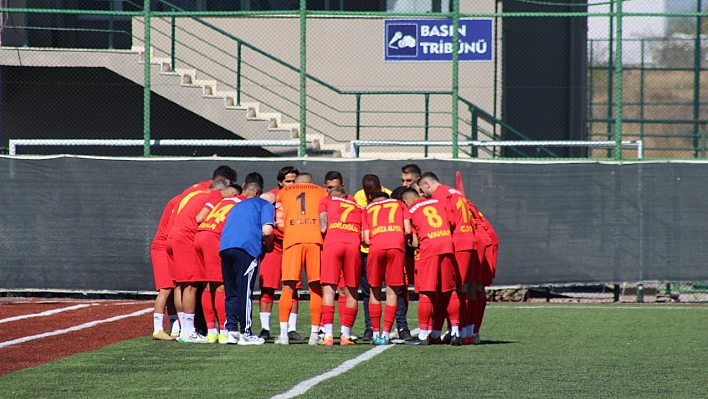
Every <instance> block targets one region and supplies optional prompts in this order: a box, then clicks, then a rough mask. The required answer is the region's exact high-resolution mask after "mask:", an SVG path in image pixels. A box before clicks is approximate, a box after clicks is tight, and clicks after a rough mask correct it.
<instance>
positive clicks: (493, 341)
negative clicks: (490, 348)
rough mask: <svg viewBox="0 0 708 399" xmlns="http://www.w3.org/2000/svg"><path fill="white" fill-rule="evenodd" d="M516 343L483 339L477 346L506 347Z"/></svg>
mask: <svg viewBox="0 0 708 399" xmlns="http://www.w3.org/2000/svg"><path fill="white" fill-rule="evenodd" d="M515 343H516V342H515V341H495V340H491V339H483V340H481V341H480V342H479V343H478V344H476V345H475V346H477V345H506V344H515Z"/></svg>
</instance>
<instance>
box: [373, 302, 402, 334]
mask: <svg viewBox="0 0 708 399" xmlns="http://www.w3.org/2000/svg"><path fill="white" fill-rule="evenodd" d="M369 304H371V302H369ZM379 306H380V305H379ZM397 309H398V306H389V305H386V307H385V308H384V329H383V330H384V332H391V328H392V327H393V322H394V321H395V320H396V310H397ZM372 323H373V322H372Z"/></svg>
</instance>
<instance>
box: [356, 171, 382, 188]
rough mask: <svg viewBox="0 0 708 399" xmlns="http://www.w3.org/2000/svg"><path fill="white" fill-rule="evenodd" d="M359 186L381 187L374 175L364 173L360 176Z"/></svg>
mask: <svg viewBox="0 0 708 399" xmlns="http://www.w3.org/2000/svg"><path fill="white" fill-rule="evenodd" d="M361 186H362V187H363V188H370V189H374V190H378V189H381V181H380V180H379V177H378V176H376V175H364V177H362V178H361Z"/></svg>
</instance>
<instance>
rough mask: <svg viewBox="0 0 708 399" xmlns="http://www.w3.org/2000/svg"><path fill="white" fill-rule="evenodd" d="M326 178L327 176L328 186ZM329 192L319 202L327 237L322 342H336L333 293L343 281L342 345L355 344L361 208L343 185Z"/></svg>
mask: <svg viewBox="0 0 708 399" xmlns="http://www.w3.org/2000/svg"><path fill="white" fill-rule="evenodd" d="M330 173H332V172H330ZM337 173H339V172H337ZM328 175H329V173H328ZM340 179H341V175H340ZM327 181H328V179H327V178H325V186H326V187H327V184H326V182H327ZM329 181H331V179H329ZM340 181H341V180H340ZM328 194H329V196H328V197H325V198H323V199H322V200H321V201H320V204H319V213H320V231H321V232H322V234H323V235H324V236H325V238H324V248H323V250H322V267H321V272H320V284H321V285H322V320H323V323H324V329H325V338H324V342H323V343H322V345H325V346H332V345H334V337H333V333H332V324H333V323H334V293H335V291H336V289H337V287H338V285H339V283H340V282H342V283H343V284H344V288H343V289H342V290H341V291H340V300H341V298H345V301H344V309H341V307H342V303H341V301H340V303H339V306H340V312H339V314H340V323H341V325H342V331H341V332H342V334H341V337H340V340H339V344H340V345H342V346H344V345H352V344H354V341H353V340H352V339H351V329H352V326H353V325H354V321H355V320H356V314H357V311H358V309H359V302H358V295H357V289H358V287H359V281H360V279H361V256H360V255H359V245H360V244H361V208H360V207H359V206H358V205H357V204H356V202H354V201H353V200H351V199H348V198H347V197H348V195H347V192H346V191H345V190H344V186H334V187H332V188H328ZM341 280H343V281H341Z"/></svg>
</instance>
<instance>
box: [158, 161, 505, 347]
mask: <svg viewBox="0 0 708 399" xmlns="http://www.w3.org/2000/svg"><path fill="white" fill-rule="evenodd" d="M236 178H237V174H236V171H235V170H233V169H232V168H230V167H228V166H220V167H218V168H217V169H216V170H215V171H214V173H213V175H212V179H211V180H209V181H205V182H202V183H198V184H195V185H193V186H191V187H189V188H187V189H186V190H185V191H184V192H183V193H181V194H179V195H177V196H175V197H174V198H172V199H171V200H170V201H169V202H168V204H167V206H166V207H165V209H164V211H163V213H162V217H161V219H160V222H159V225H158V229H157V233H156V235H155V238H154V239H153V242H152V246H151V258H152V263H153V270H154V276H155V286H156V290H157V291H158V296H157V299H156V301H155V313H154V331H153V339H156V340H166V341H167V340H177V341H178V342H183V343H217V342H218V343H222V344H227V343H231V344H238V345H261V344H263V343H265V342H266V341H269V340H271V333H270V331H271V328H270V324H271V311H272V305H273V302H274V299H275V294H276V291H277V290H281V295H280V300H279V308H278V309H279V312H278V318H279V323H280V331H279V333H278V334H277V335H275V334H274V335H273V338H274V343H275V344H282V345H288V344H290V343H291V342H293V341H307V342H308V343H309V344H310V345H323V346H333V345H335V339H334V336H335V334H334V332H333V324H334V314H335V302H337V307H338V314H339V320H340V332H339V334H338V335H339V342H338V344H339V345H353V344H355V343H356V342H357V341H371V342H372V343H373V344H374V345H389V344H391V343H406V344H411V345H435V344H443V343H449V344H451V345H467V344H476V343H479V342H480V339H479V328H480V326H481V323H482V318H483V316H484V310H485V307H486V294H485V287H486V286H488V285H491V283H492V279H493V278H494V275H495V271H496V260H497V249H498V245H499V240H498V238H497V235H496V233H495V232H494V230H493V228H492V226H491V225H490V224H489V222H488V221H487V220H486V219H485V217H484V216H483V215H482V213H480V212H479V211H478V210H477V208H476V207H475V206H474V205H473V204H472V202H471V201H470V200H469V199H467V198H466V197H465V196H464V194H463V192H462V191H460V190H458V189H457V188H453V187H450V186H446V185H443V184H441V183H440V181H439V179H438V177H437V176H436V175H435V174H434V173H432V172H426V173H421V170H420V168H419V167H418V166H417V165H415V164H410V165H405V166H404V167H403V168H401V182H402V185H401V187H398V188H396V189H395V190H393V191H391V190H389V189H387V188H385V187H383V186H382V185H381V183H380V180H379V178H378V176H376V175H371V174H368V175H365V176H364V177H363V179H362V189H361V190H359V191H358V192H356V193H355V194H354V195H353V196H352V195H349V194H348V192H347V189H346V187H345V186H344V184H343V178H342V175H341V173H339V172H337V171H331V172H328V173H327V174H326V176H325V178H324V186H319V185H316V184H314V182H313V179H312V176H311V175H310V174H308V173H300V171H298V170H297V169H296V168H294V167H292V166H286V167H284V168H281V170H280V171H279V172H278V175H277V180H278V187H277V188H275V189H273V190H271V191H268V192H265V193H264V192H263V187H264V181H263V177H262V176H261V175H260V174H258V173H255V172H254V173H250V174H249V175H248V176H246V178H245V180H244V182H243V184H242V185H238V184H237V183H236ZM459 188H461V187H459ZM303 271H304V275H305V276H306V279H307V280H306V281H307V289H308V291H309V297H310V302H309V305H310V314H311V323H310V325H311V331H310V334H309V337H308V338H305V337H302V336H301V335H300V334H299V333H298V332H297V331H296V325H297V315H298V308H299V306H298V305H299V297H298V289H300V288H302V282H301V278H302V276H303ZM256 278H258V279H259V286H260V290H261V295H260V298H259V301H258V303H259V308H260V309H259V316H260V323H261V332H260V333H259V334H258V335H255V334H253V332H252V324H253V323H252V317H251V314H252V303H253V301H252V292H253V288H254V285H255V279H256ZM409 285H413V286H414V289H415V292H416V293H418V295H419V305H418V322H419V333H418V334H417V336H415V337H414V336H412V335H411V333H410V330H409V329H408V325H407V321H406V313H407V310H408V287H409ZM384 286H385V288H384ZM201 289H203V291H202V290H201ZM360 290H361V295H360V293H359V291H360ZM199 291H202V294H201V297H200V298H197V293H198V292H199ZM337 297H338V299H337V300H336V301H335V298H337ZM360 297H361V298H360ZM360 299H362V300H363V302H364V319H365V325H366V330H365V331H364V334H363V335H362V336H361V337H356V336H355V335H353V334H352V327H353V325H354V322H355V320H356V318H357V315H358V310H359V300H360ZM197 300H199V301H200V304H201V308H202V311H203V314H204V319H205V321H206V328H207V335H206V336H204V335H202V334H201V333H200V332H198V331H197V329H196V328H195V312H196V308H197ZM382 305H383V306H382ZM165 310H167V313H168V317H169V333H167V332H166V331H165V328H164V315H165ZM382 316H383V323H382V320H381V319H382ZM394 322H395V323H396V325H397V329H396V330H394V331H392V330H393V325H394ZM446 323H447V329H446V330H443V328H444V326H445V324H446Z"/></svg>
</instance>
